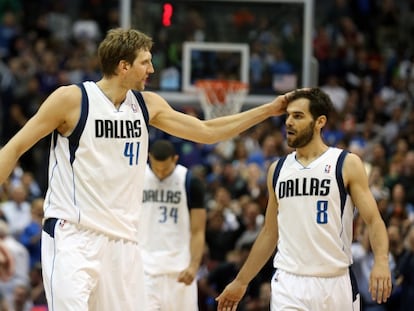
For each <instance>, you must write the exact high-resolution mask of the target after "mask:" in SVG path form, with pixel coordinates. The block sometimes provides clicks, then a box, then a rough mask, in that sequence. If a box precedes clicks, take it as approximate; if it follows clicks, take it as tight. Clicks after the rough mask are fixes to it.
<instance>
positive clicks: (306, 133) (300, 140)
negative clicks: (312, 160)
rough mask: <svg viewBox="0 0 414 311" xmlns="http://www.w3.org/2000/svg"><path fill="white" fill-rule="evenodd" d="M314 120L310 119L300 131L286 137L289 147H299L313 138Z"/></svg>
mask: <svg viewBox="0 0 414 311" xmlns="http://www.w3.org/2000/svg"><path fill="white" fill-rule="evenodd" d="M314 127H315V121H312V122H311V123H310V124H309V126H308V127H306V128H305V129H304V130H303V131H302V132H301V133H297V135H296V137H295V138H293V139H288V140H287V144H288V146H289V147H291V148H301V147H304V146H306V145H307V144H308V143H309V142H310V141H311V140H312V138H313V129H314Z"/></svg>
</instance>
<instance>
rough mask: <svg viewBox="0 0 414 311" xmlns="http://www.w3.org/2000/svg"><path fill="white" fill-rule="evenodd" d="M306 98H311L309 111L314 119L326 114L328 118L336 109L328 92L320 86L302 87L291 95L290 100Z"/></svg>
mask: <svg viewBox="0 0 414 311" xmlns="http://www.w3.org/2000/svg"><path fill="white" fill-rule="evenodd" d="M300 98H306V99H308V100H309V112H310V113H311V114H312V117H313V119H314V120H316V119H317V118H318V117H320V116H322V115H325V116H326V117H327V118H328V117H329V115H330V114H331V113H332V112H333V111H334V107H333V103H332V100H331V98H330V97H329V95H328V94H326V93H325V92H324V91H322V90H321V89H320V88H317V87H315V88H310V89H300V90H297V91H295V92H294V93H293V94H292V95H290V96H289V102H292V101H294V100H297V99H300Z"/></svg>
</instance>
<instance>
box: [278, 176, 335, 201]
mask: <svg viewBox="0 0 414 311" xmlns="http://www.w3.org/2000/svg"><path fill="white" fill-rule="evenodd" d="M330 185H331V180H330V179H318V178H303V179H299V178H295V179H289V180H285V181H281V182H280V183H279V189H278V194H279V199H282V198H288V197H294V196H308V195H309V196H311V195H319V196H327V195H329V188H330Z"/></svg>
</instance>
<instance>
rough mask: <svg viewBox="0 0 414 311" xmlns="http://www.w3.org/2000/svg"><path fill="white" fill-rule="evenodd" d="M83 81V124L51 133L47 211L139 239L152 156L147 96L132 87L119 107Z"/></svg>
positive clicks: (48, 215)
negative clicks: (66, 131) (68, 131)
mask: <svg viewBox="0 0 414 311" xmlns="http://www.w3.org/2000/svg"><path fill="white" fill-rule="evenodd" d="M79 87H80V89H81V91H82V101H81V114H80V117H79V121H78V124H77V125H76V127H75V129H74V131H73V132H72V134H71V135H69V136H67V137H64V136H62V135H61V134H59V133H58V132H57V131H55V132H54V133H53V136H52V142H51V148H50V159H49V187H48V190H47V194H46V198H45V217H46V218H59V219H64V220H66V221H69V222H72V223H75V224H79V225H82V226H84V227H86V228H89V229H92V230H96V231H99V232H101V233H104V234H106V235H108V236H112V237H114V238H122V239H126V240H131V241H136V240H137V227H138V217H139V206H140V204H141V202H142V186H143V176H144V175H145V167H146V163H147V156H148V111H147V108H146V106H145V103H144V99H143V98H142V95H141V94H140V93H139V92H135V91H128V93H127V95H126V98H125V100H124V102H123V103H122V104H121V106H120V107H119V108H118V109H117V108H116V107H115V106H114V105H113V103H112V102H111V101H110V100H109V99H108V98H107V97H106V96H105V94H104V93H103V92H102V91H101V90H100V89H99V87H98V86H97V85H96V84H95V83H94V82H85V83H83V84H79Z"/></svg>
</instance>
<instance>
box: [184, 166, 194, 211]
mask: <svg viewBox="0 0 414 311" xmlns="http://www.w3.org/2000/svg"><path fill="white" fill-rule="evenodd" d="M192 177H193V175H192V174H191V171H190V170H187V173H186V174H185V193H186V195H187V206H188V209H190V206H193V205H192V202H191V195H190V186H191V178H192Z"/></svg>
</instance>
